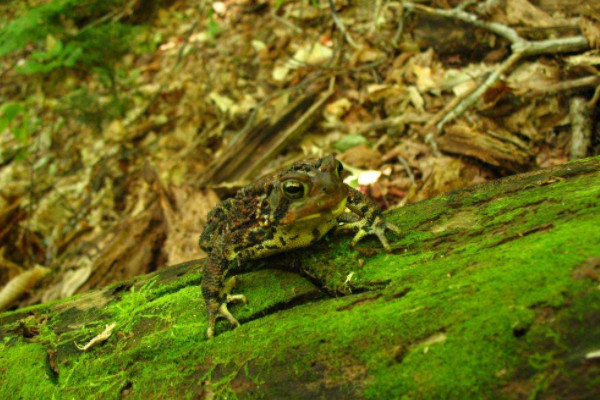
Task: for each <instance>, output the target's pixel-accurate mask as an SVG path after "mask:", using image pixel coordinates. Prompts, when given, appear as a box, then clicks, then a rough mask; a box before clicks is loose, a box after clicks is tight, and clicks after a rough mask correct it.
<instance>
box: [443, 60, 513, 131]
mask: <svg viewBox="0 0 600 400" xmlns="http://www.w3.org/2000/svg"><path fill="white" fill-rule="evenodd" d="M522 57H523V54H521V53H514V54H512V55H511V56H510V57H508V58H507V59H506V60H505V61H504V62H503V63H502V65H500V68H498V69H497V70H495V71H493V72H492V73H491V74H490V75H489V76H488V77H487V79H486V80H485V81H483V83H481V85H479V87H478V88H477V89H475V90H474V91H473V93H471V94H470V95H468V96H467V97H465V98H464V99H463V100H462V101H461V102H460V103H458V104H457V105H456V107H455V108H453V109H452V110H450V111H449V112H448V114H446V115H445V116H444V118H442V119H441V121H440V122H438V123H437V125H436V127H437V129H438V131H440V130H441V129H442V127H443V126H444V125H445V124H446V122H448V121H450V120H452V119H454V118H456V117H458V116H460V115H461V114H462V113H464V112H465V111H466V110H467V109H468V108H469V107H471V106H472V105H473V104H475V103H476V102H477V100H479V98H480V97H481V96H483V94H484V93H485V91H486V90H487V89H488V88H489V87H490V86H492V85H493V84H494V83H495V82H496V81H497V80H498V79H499V78H500V76H501V75H502V74H504V73H505V72H507V71H508V70H509V69H511V68H512V67H513V66H514V65H515V64H516V63H517V62H518V61H519V60H521V58H522Z"/></svg>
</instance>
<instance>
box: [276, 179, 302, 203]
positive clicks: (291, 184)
mask: <svg viewBox="0 0 600 400" xmlns="http://www.w3.org/2000/svg"><path fill="white" fill-rule="evenodd" d="M281 190H283V194H284V195H285V197H287V198H288V199H291V200H295V199H299V198H301V197H303V196H304V192H305V188H304V185H303V184H302V182H299V181H294V180H289V181H285V182H283V183H282V184H281Z"/></svg>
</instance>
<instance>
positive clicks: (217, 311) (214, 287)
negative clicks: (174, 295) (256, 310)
mask: <svg viewBox="0 0 600 400" xmlns="http://www.w3.org/2000/svg"><path fill="white" fill-rule="evenodd" d="M228 264H229V262H228V261H227V260H226V259H224V258H221V257H219V256H217V255H216V254H214V253H211V254H210V256H209V258H208V260H207V262H206V264H205V266H204V274H203V276H202V296H203V297H204V303H205V304H206V311H207V312H208V329H207V330H206V336H207V337H208V338H209V339H211V338H212V337H213V336H214V334H215V325H216V322H217V318H219V317H223V318H225V319H227V320H228V321H229V322H230V323H231V325H232V326H233V327H238V326H240V323H239V322H238V321H237V320H236V319H235V317H234V316H233V315H231V313H230V312H229V310H228V309H227V303H229V302H234V301H243V302H244V303H246V297H245V296H244V295H241V294H239V295H232V294H230V293H229V292H230V291H231V289H232V288H233V287H234V286H235V285H236V283H237V278H236V277H233V278H231V279H229V280H228V281H227V283H225V284H223V279H224V277H225V274H226V272H227V267H228Z"/></svg>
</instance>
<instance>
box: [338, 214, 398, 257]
mask: <svg viewBox="0 0 600 400" xmlns="http://www.w3.org/2000/svg"><path fill="white" fill-rule="evenodd" d="M386 230H390V231H392V232H394V233H396V234H400V232H401V231H400V228H398V227H397V226H396V225H394V224H392V223H390V222H385V220H384V219H383V217H382V216H381V215H377V216H375V217H373V219H372V220H371V221H370V220H369V219H368V218H363V219H361V220H360V221H355V222H349V223H346V224H344V225H342V226H339V227H338V228H336V232H348V231H352V232H356V235H354V238H353V239H352V242H351V243H350V244H351V246H352V247H354V246H356V244H357V243H358V242H359V241H360V240H361V239H362V238H364V237H365V236H368V235H375V236H377V239H379V241H380V242H381V245H382V246H383V248H384V249H385V251H386V252H387V253H389V252H391V251H392V249H391V248H390V244H389V243H388V241H387V238H386V236H385V231H386Z"/></svg>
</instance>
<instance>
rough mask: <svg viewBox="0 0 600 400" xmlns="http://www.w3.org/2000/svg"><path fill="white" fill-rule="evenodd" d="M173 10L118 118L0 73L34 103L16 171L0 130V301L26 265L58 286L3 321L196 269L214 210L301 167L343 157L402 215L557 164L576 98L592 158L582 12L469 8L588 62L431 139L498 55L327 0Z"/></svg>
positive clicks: (508, 83)
mask: <svg viewBox="0 0 600 400" xmlns="http://www.w3.org/2000/svg"><path fill="white" fill-rule="evenodd" d="M168 3H169V4H170V5H168V6H167V5H164V4H162V3H161V5H159V6H157V7H155V9H154V11H153V15H152V18H151V28H150V34H151V35H152V37H155V38H156V37H159V38H161V39H160V45H159V46H157V49H156V51H154V52H152V53H146V54H138V53H134V52H132V53H131V54H128V55H127V56H125V57H124V58H123V60H122V61H120V64H119V68H120V70H121V71H122V72H123V76H124V77H123V78H122V80H121V81H120V82H119V84H118V90H119V91H120V92H121V93H120V94H121V95H122V96H124V97H125V96H126V97H127V98H130V99H131V104H130V105H129V106H128V108H127V110H126V113H125V116H124V117H123V118H117V119H110V120H108V119H101V121H100V123H97V124H89V123H86V122H82V120H81V119H78V118H75V117H74V116H73V115H74V114H73V112H71V111H70V109H69V106H67V104H66V103H65V98H66V97H67V95H68V94H69V93H70V91H71V90H73V88H74V87H81V88H86V89H87V90H89V91H92V92H95V93H96V94H97V95H98V96H99V98H100V101H101V102H102V101H105V102H107V101H109V100H110V98H111V96H112V95H113V94H112V93H110V91H109V90H107V88H105V87H103V86H102V85H100V84H99V83H98V78H97V77H95V76H94V75H85V76H82V75H81V74H77V73H76V72H75V71H61V72H60V73H56V74H54V75H51V76H50V77H45V78H40V77H36V76H24V75H18V74H17V73H16V72H14V70H12V69H11V68H10V65H12V64H13V63H17V62H18V59H16V58H15V59H4V60H0V62H1V66H2V70H3V72H2V74H1V75H0V76H1V77H2V78H1V79H2V80H3V81H4V82H10V84H6V85H5V84H2V85H0V100H1V101H2V102H5V101H15V100H18V101H20V100H23V99H31V98H32V93H38V96H37V97H35V98H38V99H39V101H37V102H33V103H32V104H30V108H31V110H33V111H32V113H33V115H35V117H36V118H37V119H38V120H39V121H41V123H40V125H39V126H40V128H39V129H38V131H37V132H36V133H35V135H34V136H33V137H32V138H31V140H30V142H29V143H28V144H27V152H26V154H25V156H24V157H16V151H14V149H18V148H19V146H20V144H19V143H18V142H17V140H16V139H15V138H14V137H13V135H12V134H11V132H10V129H7V130H6V131H5V132H0V144H1V148H2V157H1V159H0V284H6V283H7V282H8V281H9V280H10V279H12V278H15V277H17V276H19V275H20V274H22V273H24V272H25V271H27V270H30V269H33V268H34V267H35V266H43V267H46V268H49V269H50V270H51V271H52V272H51V273H50V274H48V275H47V276H46V277H45V278H44V279H43V280H42V284H41V285H39V286H38V289H37V290H36V291H34V292H33V293H32V294H30V296H29V297H27V298H25V299H24V300H22V301H21V303H20V304H18V303H15V304H14V305H23V304H29V303H32V302H36V301H47V300H51V299H55V298H61V297H65V296H69V295H72V294H74V293H77V292H80V291H82V290H86V289H89V288H93V287H98V286H101V285H106V284H108V283H110V282H113V281H116V280H120V279H124V278H128V277H132V276H135V275H138V274H143V273H146V272H149V271H152V270H155V269H157V268H161V267H164V266H166V265H169V264H174V263H177V262H181V261H186V260H190V259H194V258H199V257H200V256H201V255H202V253H201V251H200V249H199V248H198V246H197V241H198V236H199V234H200V232H201V231H202V228H203V224H204V222H205V218H206V214H207V213H208V211H209V210H210V209H211V208H212V207H213V206H214V205H215V204H216V203H217V202H218V201H219V198H222V197H224V196H227V195H230V194H231V193H232V192H233V190H234V189H235V188H237V187H239V186H240V185H242V184H244V183H245V181H246V180H248V179H252V178H255V177H257V176H260V175H263V174H266V173H270V172H272V171H274V170H276V169H278V168H280V167H282V166H284V165H285V164H287V163H289V162H292V161H295V160H298V159H303V158H316V157H320V156H322V155H324V154H329V153H335V154H337V155H338V157H339V158H340V159H341V160H342V161H343V162H344V163H345V164H346V166H347V167H348V170H349V171H351V174H352V176H350V177H349V178H348V181H349V182H351V184H353V185H357V186H359V188H360V190H362V191H363V192H365V193H368V194H369V195H370V196H372V197H373V198H374V199H375V200H376V201H377V202H378V203H379V204H380V205H381V206H382V207H385V208H390V207H396V206H400V205H404V204H406V203H409V202H415V201H419V200H423V199H426V198H429V197H431V196H435V195H437V194H440V193H443V192H447V191H449V190H454V189H458V188H461V187H465V186H468V185H472V184H475V183H480V182H484V181H487V180H489V179H495V178H498V177H501V176H505V175H507V174H512V173H515V172H520V171H526V170H529V169H532V168H538V167H544V166H549V165H553V164H557V163H561V162H564V161H566V160H568V159H569V156H570V154H569V148H570V147H569V146H570V142H571V122H572V121H571V119H572V116H571V115H570V112H569V107H570V104H571V102H570V100H571V99H572V98H573V97H582V98H584V100H585V102H586V103H585V104H587V105H588V107H589V110H590V111H589V118H588V119H589V120H590V122H589V124H590V126H591V128H590V129H591V132H592V136H591V139H590V145H589V147H588V150H587V151H588V153H587V154H588V155H593V154H598V153H599V149H600V143H599V142H600V140H599V139H598V136H597V132H598V128H599V127H598V123H597V122H596V121H595V119H594V116H595V115H596V116H597V112H598V109H597V106H596V102H597V98H598V96H599V95H598V89H597V87H598V86H599V85H600V78H599V77H600V71H599V70H598V65H600V51H599V43H600V23H599V21H600V7H594V6H593V4H592V3H593V2H587V3H585V2H573V1H566V2H565V1H558V0H543V1H537V2H530V1H527V0H509V1H504V2H498V1H482V2H476V3H477V4H473V5H470V6H469V7H468V8H467V9H466V10H465V11H467V12H469V13H471V14H473V15H476V16H477V17H478V18H479V19H481V20H483V21H488V22H495V23H498V24H502V25H503V26H506V27H510V28H512V29H514V30H515V31H516V32H518V34H519V35H520V36H521V37H523V38H525V39H527V40H531V41H534V40H552V39H556V38H563V37H572V36H583V37H585V38H586V39H587V43H588V45H587V50H584V51H578V52H575V53H570V54H557V53H552V54H541V55H537V56H531V57H527V58H524V59H522V60H520V62H519V63H518V64H517V65H515V66H514V68H512V69H510V70H508V71H507V72H506V73H504V74H502V75H501V76H500V77H499V79H498V80H497V81H496V82H494V83H493V84H492V85H490V86H489V87H487V88H486V90H485V91H484V93H482V94H481V96H480V97H479V98H478V99H477V102H476V103H475V104H474V105H473V106H472V107H469V108H468V109H467V110H466V111H465V112H464V113H462V114H461V115H459V116H456V117H454V118H451V119H450V120H449V121H448V122H446V123H445V124H444V125H443V126H441V127H440V126H437V125H438V123H439V122H440V121H441V120H442V117H443V116H444V115H446V114H447V113H448V111H451V110H452V109H453V107H454V106H455V105H456V104H457V103H458V101H459V100H460V99H462V98H464V97H465V96H467V95H468V94H469V93H472V92H473V91H474V90H476V89H477V88H478V87H479V86H480V85H481V84H482V82H483V81H484V80H485V79H486V78H487V77H488V76H490V74H493V72H494V71H496V70H497V69H498V68H499V65H500V64H501V63H502V61H503V60H505V59H506V58H507V57H508V55H509V54H510V52H511V50H510V43H509V42H508V41H507V40H506V39H504V38H502V37H500V36H499V35H497V34H496V33H494V32H491V31H490V30H487V29H483V28H474V27H473V26H471V25H468V24H467V23H465V22H462V21H459V20H457V19H453V18H446V17H441V16H439V15H434V14H428V13H422V12H409V11H407V9H405V8H403V5H402V3H401V2H381V1H376V2H349V1H336V2H333V3H334V4H335V10H334V12H332V10H331V9H330V2H329V1H319V2H306V1H285V2H282V1H276V0H270V1H257V0H225V1H211V2H209V1H201V2H198V1H183V0H178V1H174V2H168ZM309 3H310V4H309ZM457 3H458V2H457V1H431V2H429V3H428V4H427V5H428V6H430V7H431V8H432V9H436V10H448V9H450V8H451V7H453V6H456V5H457ZM584 3H585V4H588V5H589V7H588V6H584V5H583V4H584ZM421 4H422V3H421ZM4 7H8V6H4ZM138 12H141V11H139V10H138ZM336 18H337V19H338V21H337V22H336ZM340 23H341V25H340ZM15 57H16V56H15ZM49 81H50V82H52V84H51V85H50V84H49V83H48V82H49ZM327 90H329V91H330V92H327V93H330V94H329V95H328V96H327V97H319V96H321V95H322V94H323V93H325V92H326V91H327ZM319 99H321V100H319ZM319 101H322V104H320V105H319V106H318V107H312V108H311V106H314V105H315V104H316V103H317V102H319ZM290 105H294V107H295V108H294V109H293V110H292V111H293V112H290ZM65 110H66V111H65ZM88 111H89V110H88ZM596 119H597V117H596ZM297 121H302V124H297V125H298V126H296V125H294V123H295V122H297ZM299 125H301V126H299ZM284 134H285V135H287V136H286V137H285V138H284V137H282V136H280V135H284ZM594 135H596V136H594ZM250 145H251V146H253V147H251V148H250V147H248V146H250ZM240 149H247V151H246V153H248V154H245V153H244V154H242V153H243V152H242V151H241V150H240ZM248 149H251V150H248ZM224 169H227V174H224V173H219V172H223V170H224ZM207 171H210V174H208V173H207ZM250 172H251V173H250ZM219 176H229V177H241V178H228V179H224V180H223V179H217V178H215V177H219Z"/></svg>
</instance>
